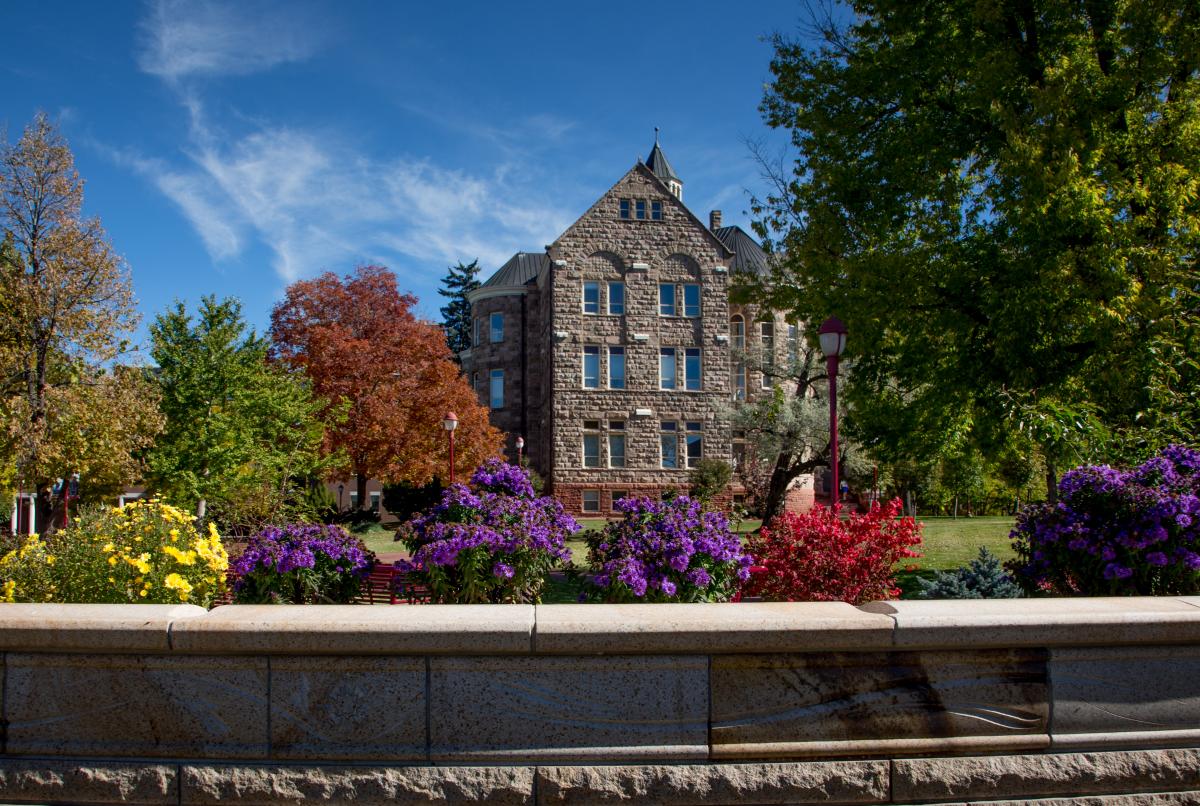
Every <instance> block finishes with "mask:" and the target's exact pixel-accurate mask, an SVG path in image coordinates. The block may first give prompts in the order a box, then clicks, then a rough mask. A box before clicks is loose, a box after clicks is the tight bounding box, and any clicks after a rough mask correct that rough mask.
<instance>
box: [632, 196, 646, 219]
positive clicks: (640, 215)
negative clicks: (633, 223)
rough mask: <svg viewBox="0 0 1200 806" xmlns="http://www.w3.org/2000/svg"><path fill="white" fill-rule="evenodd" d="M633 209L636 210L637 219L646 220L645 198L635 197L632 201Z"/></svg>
mask: <svg viewBox="0 0 1200 806" xmlns="http://www.w3.org/2000/svg"><path fill="white" fill-rule="evenodd" d="M634 209H635V210H636V211H637V220H638V221H645V220H646V200H645V199H637V200H636V201H635V202H634Z"/></svg>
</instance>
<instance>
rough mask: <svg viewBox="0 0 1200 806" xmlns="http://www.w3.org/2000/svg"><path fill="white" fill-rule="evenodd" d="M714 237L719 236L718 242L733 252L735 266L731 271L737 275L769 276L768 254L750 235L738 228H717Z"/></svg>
mask: <svg viewBox="0 0 1200 806" xmlns="http://www.w3.org/2000/svg"><path fill="white" fill-rule="evenodd" d="M713 235H716V236H717V240H719V241H720V242H721V243H723V244H725V247H726V248H727V249H729V251H730V252H733V255H734V257H733V265H732V266H730V267H729V268H730V271H732V272H734V273H735V274H737V273H741V274H760V275H762V274H767V272H768V271H769V267H768V265H767V253H766V252H764V251H763V248H762V247H761V246H759V245H758V241H756V240H754V238H752V237H750V234H749V233H748V232H746V231H745V230H744V229H742V228H741V227H738V226H732V227H717V228H716V229H715V230H713Z"/></svg>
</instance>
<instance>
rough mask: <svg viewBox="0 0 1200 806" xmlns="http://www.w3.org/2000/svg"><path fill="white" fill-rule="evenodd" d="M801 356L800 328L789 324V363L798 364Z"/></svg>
mask: <svg viewBox="0 0 1200 806" xmlns="http://www.w3.org/2000/svg"><path fill="white" fill-rule="evenodd" d="M799 357H800V328H798V327H797V326H796V325H788V363H790V364H791V365H792V366H795V365H796V361H797V360H798V359H799Z"/></svg>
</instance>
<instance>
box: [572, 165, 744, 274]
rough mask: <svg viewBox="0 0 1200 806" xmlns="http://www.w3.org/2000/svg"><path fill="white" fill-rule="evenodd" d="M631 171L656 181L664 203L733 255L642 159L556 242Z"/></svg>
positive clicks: (718, 247)
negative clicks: (673, 207)
mask: <svg viewBox="0 0 1200 806" xmlns="http://www.w3.org/2000/svg"><path fill="white" fill-rule="evenodd" d="M631 173H640V174H641V175H642V176H644V177H646V178H647V179H649V180H650V181H651V182H652V183H654V185H655V186H656V187H657V188H658V190H659V194H660V195H661V196H662V200H663V203H664V204H670V205H674V206H675V207H678V208H679V210H681V211H682V212H683V214H684V215H685V216H687V217H688V218H689V219H691V220H692V221H693V222H694V223H695V224H696V226H697V227H699V228H700V230H701V231H703V233H704V235H705V236H706V237H708V238H711V239H712V244H713V245H714V246H716V247H717V249H719V250H721V252H722V253H724V256H725V257H729V256H732V255H733V252H732V251H731V250H730V249H729V247H728V246H726V245H725V244H724V243H723V242H722V241H721V239H720V238H718V237H717V236H716V235H714V234H713V232H712V230H710V229H709V228H708V227H707V226H705V224H704V222H703V221H701V220H700V219H698V218H696V214H695V213H693V212H692V211H691V210H690V209H688V206H687V205H686V204H684V203H683V202H681V201H680V200H679V197H678V196H676V195H675V194H674V193H672V192H671V189H670V188H668V187H667V183H666V182H665V181H664V180H662V179H659V178H658V176H657V175H656V174H655V173H654V171H652V170H650V167H649V166H648V165H646V163H644V162H642V161H641V160H638V161H637V162H636V163H635V164H634V166H633V167H632V168H630V169H629V171H628V172H626V174H625V176H622V177H621V178H620V179H618V180H617V181H616V183H614V184H613V186H612V187H610V188H609V189H608V190H606V191H604V193H603V194H602V195H601V196H600V198H598V199H596V201H595V203H594V204H592V206H591V207H589V208H588V209H587V212H585V213H584V214H583V215H581V216H580V217H579V218H577V219H576V220H575V223H574V224H572V225H571V226H569V227H567V228H566V229H565V230H563V232H562V233H560V234H559V236H558V237H557V238H555V239H554V243H558V242H559V241H561V240H562V239H563V238H564V237H566V236H567V234H568V233H570V232H571V231H572V230H574V229H575V228H576V227H577V226H579V223H580V222H581V221H584V220H585V219H587V217H588V216H590V215H591V214H592V213H594V212H595V211H596V209H597V208H599V207H600V205H602V204H603V203H604V200H605V199H606V198H608V195H609V194H610V193H612V192H613V189H614V188H616V187H617V186H618V185H620V184H621V183H622V182H624V181H625V180H626V179H627V178H628V177H629V174H631Z"/></svg>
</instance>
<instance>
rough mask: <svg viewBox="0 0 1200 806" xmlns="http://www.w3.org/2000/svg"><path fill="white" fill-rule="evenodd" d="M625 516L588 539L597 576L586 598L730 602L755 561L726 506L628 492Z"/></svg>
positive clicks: (593, 576)
mask: <svg viewBox="0 0 1200 806" xmlns="http://www.w3.org/2000/svg"><path fill="white" fill-rule="evenodd" d="M616 506H617V509H618V510H620V511H621V513H622V514H623V517H622V519H621V520H620V521H616V522H614V523H610V524H608V525H607V526H606V527H605V528H604V529H603V530H602V531H601V532H599V533H594V534H592V535H590V536H588V537H587V543H588V560H589V562H590V564H591V575H590V577H589V579H588V580H587V581H586V584H585V592H584V596H585V597H586V598H587V599H589V600H593V601H605V602H727V601H729V600H730V599H732V598H733V597H734V595H735V594H736V593H737V590H738V587H739V585H740V584H741V582H742V581H744V580H746V579H747V578H748V577H749V575H750V566H751V564H752V559H751V557H750V555H748V554H746V553H745V552H743V551H742V547H741V543H740V542H739V540H738V538H737V536H736V535H734V534H733V533H732V532H731V531H730V529H729V520H728V518H726V517H725V514H724V513H722V512H704V511H703V510H702V508H701V506H700V502H699V501H694V500H692V499H690V498H688V497H687V496H679V497H678V498H675V499H672V500H670V501H651V500H649V499H646V498H630V499H624V500H622V501H618V502H617V505H616Z"/></svg>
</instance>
